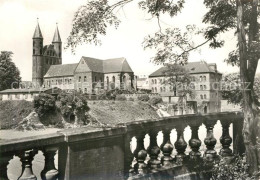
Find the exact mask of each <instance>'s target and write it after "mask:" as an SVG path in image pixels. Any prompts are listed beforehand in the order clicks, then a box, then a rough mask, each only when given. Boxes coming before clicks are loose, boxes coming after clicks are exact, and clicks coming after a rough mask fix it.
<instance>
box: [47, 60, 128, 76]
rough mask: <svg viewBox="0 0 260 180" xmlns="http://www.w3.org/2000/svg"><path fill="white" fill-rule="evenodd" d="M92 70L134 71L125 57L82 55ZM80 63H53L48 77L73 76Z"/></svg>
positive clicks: (100, 71) (108, 71)
mask: <svg viewBox="0 0 260 180" xmlns="http://www.w3.org/2000/svg"><path fill="white" fill-rule="evenodd" d="M82 58H83V59H84V60H85V62H86V64H87V66H88V68H89V69H90V71H92V72H99V73H116V72H133V71H132V69H131V67H130V66H129V64H128V62H127V61H126V59H125V58H114V59H107V60H100V59H95V58H91V57H84V56H83V57H82ZM78 65H79V63H76V64H63V65H52V66H50V68H49V70H48V71H47V73H46V74H45V76H44V77H45V78H48V77H62V76H73V75H74V71H75V70H76V68H77V66H78Z"/></svg>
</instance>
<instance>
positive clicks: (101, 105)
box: [0, 101, 158, 129]
mask: <svg viewBox="0 0 260 180" xmlns="http://www.w3.org/2000/svg"><path fill="white" fill-rule="evenodd" d="M89 106H90V109H91V111H90V115H91V116H92V117H94V119H96V120H98V121H100V122H101V123H103V124H106V125H114V124H118V123H124V122H131V121H136V120H142V119H153V118H158V115H157V113H156V112H155V111H154V110H153V109H152V108H151V107H150V106H149V105H148V104H147V103H143V102H132V101H115V102H114V101H89ZM32 110H33V104H32V102H28V101H0V129H10V128H11V127H12V126H13V125H16V124H18V122H20V121H21V120H22V119H23V118H24V117H26V116H27V115H28V114H29V113H30V112H32ZM55 118H58V116H57V115H56V116H55V115H54V117H52V118H51V119H55Z"/></svg>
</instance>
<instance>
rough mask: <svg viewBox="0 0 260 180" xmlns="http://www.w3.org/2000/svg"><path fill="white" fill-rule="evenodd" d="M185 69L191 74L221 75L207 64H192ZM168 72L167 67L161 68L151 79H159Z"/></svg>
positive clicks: (151, 75)
mask: <svg viewBox="0 0 260 180" xmlns="http://www.w3.org/2000/svg"><path fill="white" fill-rule="evenodd" d="M184 67H185V68H186V69H187V70H188V71H189V72H190V74H199V73H219V72H218V71H214V70H213V69H212V68H210V67H209V64H207V63H206V62H201V61H199V62H190V63H188V64H186V65H184ZM166 70H167V67H166V66H164V67H161V68H160V69H158V70H156V71H155V72H153V73H152V74H150V75H149V77H159V76H165V74H164V72H165V71H166Z"/></svg>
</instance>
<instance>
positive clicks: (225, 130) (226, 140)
mask: <svg viewBox="0 0 260 180" xmlns="http://www.w3.org/2000/svg"><path fill="white" fill-rule="evenodd" d="M221 124H222V136H221V137H220V143H221V144H222V149H221V150H220V153H219V154H220V155H221V156H223V157H227V156H232V150H231V149H230V148H229V147H230V145H231V143H232V138H231V137H230V135H229V126H230V124H231V122H230V121H229V120H224V121H221Z"/></svg>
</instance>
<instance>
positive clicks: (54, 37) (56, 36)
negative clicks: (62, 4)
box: [52, 26, 61, 42]
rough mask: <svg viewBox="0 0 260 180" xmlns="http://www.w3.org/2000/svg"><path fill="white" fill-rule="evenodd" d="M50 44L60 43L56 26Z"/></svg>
mask: <svg viewBox="0 0 260 180" xmlns="http://www.w3.org/2000/svg"><path fill="white" fill-rule="evenodd" d="M52 42H61V38H60V32H59V29H58V26H57V27H56V30H55V33H54V36H53V39H52Z"/></svg>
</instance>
